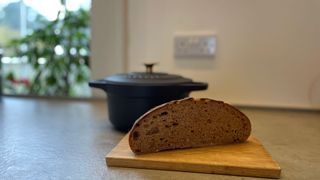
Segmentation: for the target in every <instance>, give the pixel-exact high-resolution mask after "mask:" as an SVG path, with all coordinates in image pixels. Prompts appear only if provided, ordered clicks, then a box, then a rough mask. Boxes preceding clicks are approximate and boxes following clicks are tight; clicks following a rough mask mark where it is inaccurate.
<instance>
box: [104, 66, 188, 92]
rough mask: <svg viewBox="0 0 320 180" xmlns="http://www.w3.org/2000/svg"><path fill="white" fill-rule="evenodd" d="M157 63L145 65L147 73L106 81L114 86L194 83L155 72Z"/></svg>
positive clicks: (133, 73) (125, 74) (172, 75)
mask: <svg viewBox="0 0 320 180" xmlns="http://www.w3.org/2000/svg"><path fill="white" fill-rule="evenodd" d="M155 64H156V63H145V64H144V65H145V67H146V72H131V73H123V74H115V75H111V76H108V77H106V78H105V79H104V81H105V82H106V83H107V84H114V85H141V86H143V85H148V86H152V85H161V86H162V85H171V84H180V83H188V82H192V80H191V79H188V78H184V77H182V76H179V75H175V74H167V73H159V72H156V73H155V72H153V69H152V68H153V66H154V65H155Z"/></svg>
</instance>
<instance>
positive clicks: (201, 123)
mask: <svg viewBox="0 0 320 180" xmlns="http://www.w3.org/2000/svg"><path fill="white" fill-rule="evenodd" d="M250 133H251V123H250V121H249V119H248V117H247V116H246V115H244V114H243V113H242V112H240V111H239V110H238V109H236V108H235V107H233V106H231V105H229V104H226V103H224V102H222V101H216V100H211V99H207V98H201V99H194V98H186V99H182V100H176V101H171V102H168V103H165V104H162V105H160V106H157V107H155V108H153V109H151V110H150V111H148V112H147V113H145V114H144V115H142V116H141V117H140V118H139V119H138V120H137V121H136V122H135V124H134V125H133V127H132V129H131V131H130V134H129V145H130V148H131V150H132V151H133V152H134V153H136V154H143V153H151V152H158V151H163V150H171V149H182V148H192V147H203V146H212V145H221V144H230V143H240V142H244V141H246V140H247V138H248V137H249V135H250Z"/></svg>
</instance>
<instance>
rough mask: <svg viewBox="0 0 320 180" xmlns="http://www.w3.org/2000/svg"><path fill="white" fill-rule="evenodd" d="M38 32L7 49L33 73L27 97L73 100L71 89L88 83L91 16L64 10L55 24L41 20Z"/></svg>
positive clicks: (12, 43)
mask: <svg viewBox="0 0 320 180" xmlns="http://www.w3.org/2000/svg"><path fill="white" fill-rule="evenodd" d="M39 21H40V27H41V28H39V29H36V30H34V31H33V32H32V33H31V34H29V35H27V36H25V37H22V38H20V39H14V40H12V41H11V42H10V43H9V45H8V46H7V48H9V49H10V50H11V52H12V56H14V57H20V58H24V59H26V60H27V62H28V63H29V64H30V65H31V66H32V68H33V70H34V76H33V77H32V78H31V79H30V86H28V93H29V94H33V95H49V96H50V95H56V96H72V95H73V93H72V87H73V86H74V85H75V84H81V83H82V84H83V83H85V82H87V80H88V79H89V74H90V71H89V55H90V51H89V41H90V32H89V12H88V11H86V10H83V9H80V10H78V11H74V12H72V11H68V10H66V8H64V10H61V11H60V12H59V13H58V15H57V19H56V20H54V21H46V20H43V19H42V20H39Z"/></svg>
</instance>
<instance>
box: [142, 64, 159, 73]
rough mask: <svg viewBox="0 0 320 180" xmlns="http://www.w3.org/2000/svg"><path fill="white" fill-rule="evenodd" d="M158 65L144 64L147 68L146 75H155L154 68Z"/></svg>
mask: <svg viewBox="0 0 320 180" xmlns="http://www.w3.org/2000/svg"><path fill="white" fill-rule="evenodd" d="M156 64H157V63H144V65H145V67H146V73H150V74H151V73H153V70H152V68H153V66H154V65H156Z"/></svg>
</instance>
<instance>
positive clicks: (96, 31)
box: [91, 0, 126, 98]
mask: <svg viewBox="0 0 320 180" xmlns="http://www.w3.org/2000/svg"><path fill="white" fill-rule="evenodd" d="M125 7H126V2H125V0H103V1H98V0H92V10H91V12H92V14H91V31H92V40H91V68H92V74H91V79H101V78H103V77H105V76H108V75H111V74H114V73H119V72H123V71H125V69H126V64H125V62H126V60H125V54H126V52H124V50H125V49H126V48H125V46H126V44H125V39H124V38H125V36H124V34H125V31H126V30H125V27H126V26H125V24H124V23H125V19H126V17H125V15H126V12H124V11H125V10H126V8H125ZM93 95H94V96H95V97H102V98H105V93H104V92H103V91H101V90H97V89H94V90H93Z"/></svg>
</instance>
